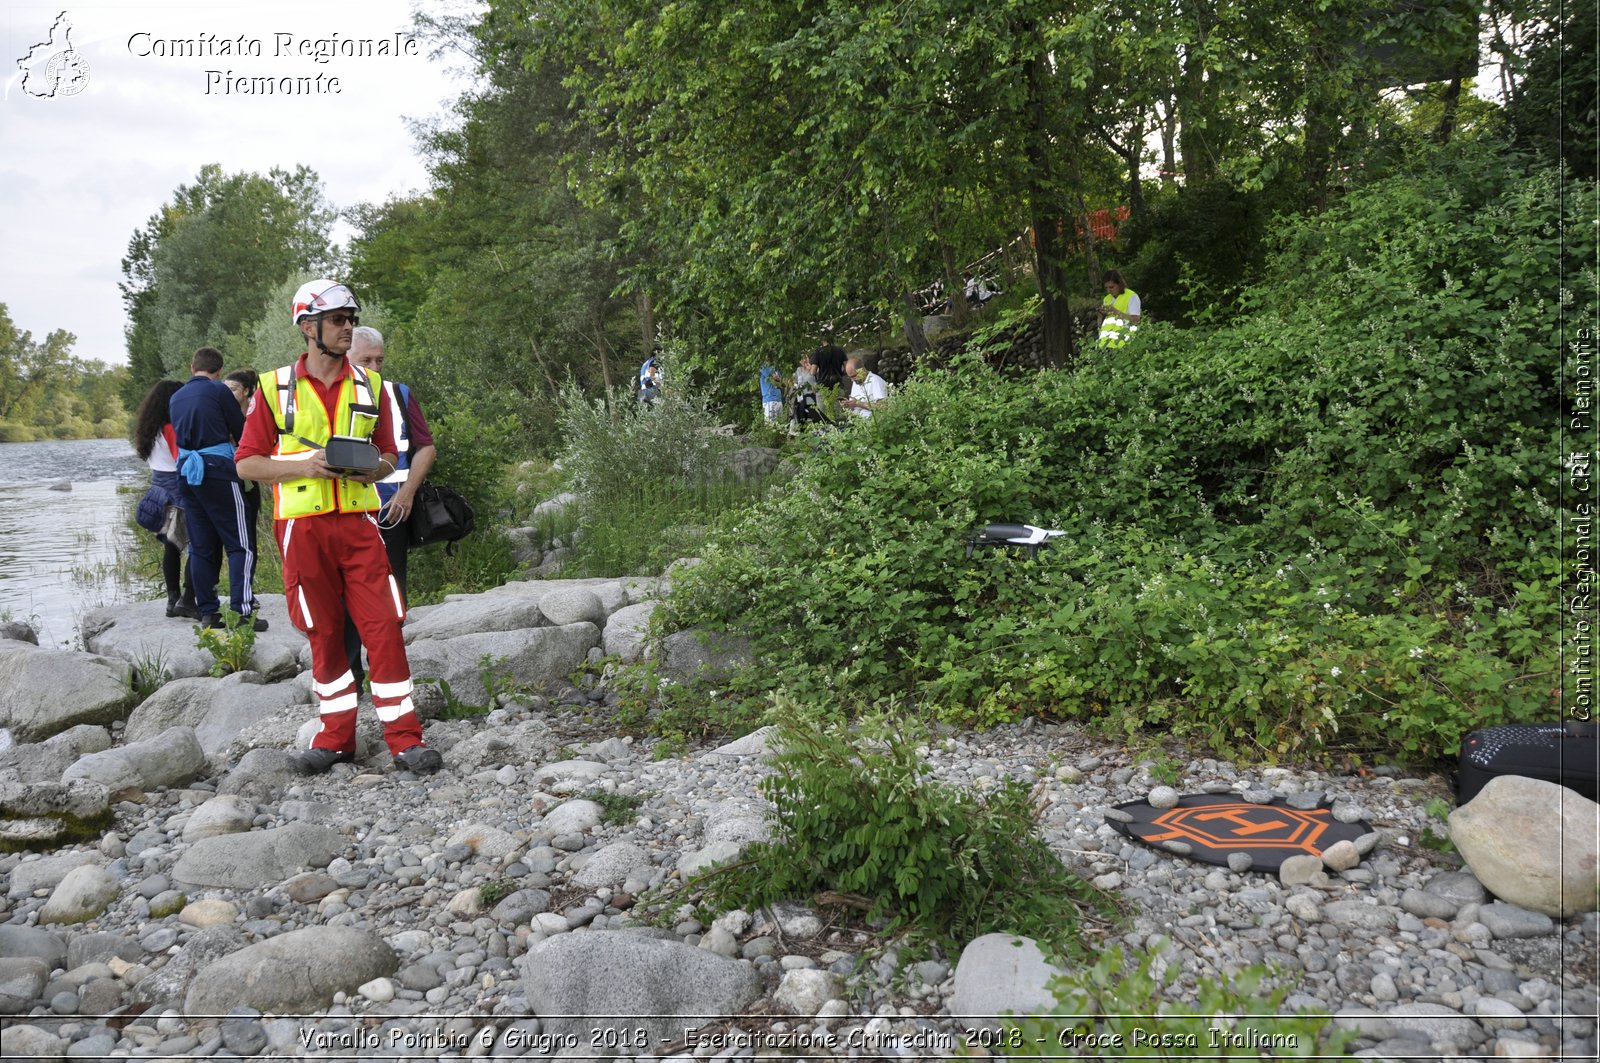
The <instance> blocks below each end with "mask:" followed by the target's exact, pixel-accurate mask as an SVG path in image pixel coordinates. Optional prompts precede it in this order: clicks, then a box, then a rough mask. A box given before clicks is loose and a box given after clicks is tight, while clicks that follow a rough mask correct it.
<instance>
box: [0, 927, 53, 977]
mask: <svg viewBox="0 0 1600 1063" xmlns="http://www.w3.org/2000/svg"><path fill="white" fill-rule="evenodd" d="M0 956H7V957H11V958H13V959H20V958H22V957H24V956H31V957H33V958H34V959H36V960H43V961H44V964H45V967H46V968H47V969H49V970H52V971H53V970H55V969H56V968H57V967H65V966H66V964H67V943H66V942H65V941H64V940H62V938H61V935H59V934H54V933H51V932H50V931H48V930H45V929H43V928H41V927H37V926H16V925H10V926H0Z"/></svg>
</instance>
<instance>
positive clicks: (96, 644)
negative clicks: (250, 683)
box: [79, 588, 307, 722]
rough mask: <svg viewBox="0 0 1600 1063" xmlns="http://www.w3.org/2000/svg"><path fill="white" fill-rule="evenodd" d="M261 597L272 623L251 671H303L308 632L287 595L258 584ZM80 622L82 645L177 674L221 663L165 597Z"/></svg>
mask: <svg viewBox="0 0 1600 1063" xmlns="http://www.w3.org/2000/svg"><path fill="white" fill-rule="evenodd" d="M256 597H257V600H258V601H260V603H261V611H260V614H259V615H260V616H262V617H263V618H264V619H266V621H267V622H268V628H267V630H266V631H262V632H258V633H257V634H256V640H255V643H254V645H253V646H252V647H251V650H250V670H251V671H254V672H259V673H260V674H261V675H262V676H264V677H266V678H267V679H268V680H269V681H275V680H279V679H288V678H289V677H291V676H293V675H294V674H295V673H297V672H299V671H300V663H299V659H300V654H301V651H302V650H304V649H305V648H306V645H307V644H306V637H305V636H304V635H303V634H301V633H300V632H299V631H297V630H295V628H294V626H293V625H292V624H290V623H289V611H288V609H287V608H286V607H285V605H284V602H283V595H281V594H264V593H261V592H260V588H257V594H256ZM79 627H80V630H81V631H82V632H83V644H84V646H85V647H87V648H88V649H89V650H90V651H91V652H93V653H98V654H103V655H104V656H106V657H113V658H116V659H118V660H120V661H126V662H128V663H129V664H132V665H134V666H136V667H155V668H158V669H159V670H161V671H163V672H165V673H166V674H167V675H168V676H169V677H171V678H172V679H187V678H190V677H193V676H209V675H210V674H211V667H212V665H214V664H215V663H216V658H214V657H213V656H212V655H211V653H210V651H208V650H203V649H201V648H200V640H199V638H198V636H196V634H195V630H194V628H195V625H194V622H193V621H192V620H180V619H174V618H172V617H169V616H167V603H166V601H165V599H159V598H158V599H152V600H150V601H143V602H125V603H123V604H121V605H115V606H108V607H106V608H104V609H93V610H90V611H89V612H88V613H86V614H84V618H83V621H82V623H81V624H80V625H79ZM90 722H93V721H90Z"/></svg>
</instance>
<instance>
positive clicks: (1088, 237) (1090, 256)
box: [1078, 195, 1101, 292]
mask: <svg viewBox="0 0 1600 1063" xmlns="http://www.w3.org/2000/svg"><path fill="white" fill-rule="evenodd" d="M1078 210H1079V211H1080V212H1081V216H1082V218H1083V257H1084V259H1085V260H1087V263H1088V266H1089V290H1090V291H1096V292H1097V291H1099V290H1100V284H1101V281H1100V256H1099V255H1098V254H1096V253H1095V249H1094V246H1095V245H1094V228H1093V226H1091V225H1090V224H1089V204H1088V203H1086V202H1084V199H1083V197H1082V196H1081V195H1080V196H1079V197H1078Z"/></svg>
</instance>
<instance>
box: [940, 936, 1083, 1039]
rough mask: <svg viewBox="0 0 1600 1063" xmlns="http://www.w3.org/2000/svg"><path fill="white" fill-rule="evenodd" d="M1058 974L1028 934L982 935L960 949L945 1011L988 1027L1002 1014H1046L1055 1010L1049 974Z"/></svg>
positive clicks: (970, 1023)
mask: <svg viewBox="0 0 1600 1063" xmlns="http://www.w3.org/2000/svg"><path fill="white" fill-rule="evenodd" d="M1063 973H1064V972H1063V971H1061V970H1060V969H1059V968H1057V967H1055V966H1052V965H1051V964H1050V963H1049V962H1047V961H1046V960H1045V958H1044V953H1043V952H1041V951H1040V949H1039V943H1038V942H1036V941H1034V940H1033V939H1032V938H1029V937H1022V936H1021V935H1018V934H984V935H983V936H982V937H977V938H974V939H973V940H972V941H970V942H968V943H967V947H966V948H964V949H962V950H961V958H960V960H958V961H957V962H956V970H955V995H954V996H953V997H952V998H951V1000H950V1014H951V1015H953V1016H955V1017H956V1019H957V1021H959V1022H960V1023H961V1025H962V1026H964V1027H965V1028H966V1029H968V1030H993V1029H995V1028H996V1026H998V1025H999V1023H1000V1022H1001V1021H1002V1018H1001V1017H1002V1016H1005V1015H1007V1014H1015V1015H1018V1016H1022V1015H1048V1014H1050V1013H1051V1012H1053V1011H1056V1010H1057V1008H1056V998H1055V995H1054V994H1053V993H1051V992H1050V990H1049V984H1050V979H1052V978H1054V977H1056V976H1057V975H1059V974H1063Z"/></svg>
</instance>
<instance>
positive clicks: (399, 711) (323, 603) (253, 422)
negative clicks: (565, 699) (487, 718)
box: [236, 278, 444, 775]
mask: <svg viewBox="0 0 1600 1063" xmlns="http://www.w3.org/2000/svg"><path fill="white" fill-rule="evenodd" d="M360 309H361V307H360V306H359V305H358V304H357V303H356V298H355V296H354V295H353V294H352V293H351V291H350V289H349V288H347V287H345V286H344V285H343V284H340V283H338V282H337V281H332V280H328V279H326V278H320V279H318V280H314V281H310V282H308V283H306V284H303V285H301V286H300V290H299V291H297V292H296V293H295V296H294V299H293V300H292V302H291V304H290V311H289V313H290V317H291V319H292V320H293V322H294V325H295V327H296V328H298V329H299V331H300V338H301V341H302V342H303V343H304V344H305V351H304V353H302V354H301V355H300V358H299V359H298V360H297V361H296V362H295V363H294V364H293V365H286V366H283V367H282V368H280V369H278V370H277V371H276V372H274V373H270V374H267V375H264V376H263V377H262V378H261V388H260V390H259V391H258V393H257V402H256V404H255V407H254V408H253V409H252V410H251V412H250V414H249V416H248V417H247V418H246V419H245V426H244V436H243V438H241V439H240V441H239V448H238V452H237V454H236V460H237V462H238V469H239V475H240V476H242V477H245V478H246V479H250V480H256V481H258V482H260V483H270V484H271V485H272V497H273V512H272V516H273V518H274V520H273V527H274V531H275V532H276V533H277V539H278V549H279V552H280V553H281V554H282V555H283V590H284V596H285V597H286V598H287V600H288V606H289V620H290V621H291V622H292V623H293V624H294V626H295V627H297V628H299V629H300V630H301V631H303V632H305V634H306V638H307V639H308V640H309V641H310V643H311V678H312V689H313V690H314V691H315V693H316V696H317V709H318V714H319V717H320V721H321V726H320V727H319V728H318V730H317V733H316V735H315V736H314V737H313V738H312V740H311V748H309V749H306V750H303V751H301V752H300V753H299V754H297V755H296V757H295V760H294V766H295V768H296V769H297V770H299V771H300V772H301V773H303V774H307V775H316V774H321V773H322V772H325V771H327V770H329V769H330V768H332V767H333V766H334V765H335V764H338V763H341V762H343V761H349V760H353V759H354V758H355V753H356V708H357V699H358V697H359V695H360V691H359V690H358V689H357V684H356V678H355V675H354V673H352V672H351V670H350V665H349V662H348V661H347V659H346V656H345V644H344V628H345V617H346V616H347V615H348V616H349V617H350V618H351V619H353V620H354V621H355V624H356V628H357V629H358V630H359V631H360V633H361V641H362V643H363V644H365V646H366V647H367V657H368V664H369V669H368V674H369V676H370V678H371V680H372V707H373V710H374V711H375V712H376V713H377V714H378V719H379V720H380V721H382V723H383V738H384V742H385V744H386V745H388V747H389V752H390V753H391V754H392V755H393V757H394V764H395V767H396V768H399V769H401V770H403V771H414V772H418V773H424V774H425V773H430V772H435V771H438V770H439V769H440V768H441V767H443V766H444V760H443V758H442V757H441V756H440V755H439V752H438V751H437V750H434V749H429V748H428V747H427V746H426V745H424V744H423V741H422V723H421V722H420V721H419V720H418V718H417V713H416V707H415V706H414V705H413V704H412V700H411V665H410V663H409V662H408V661H407V659H406V648H405V643H404V642H403V641H402V639H401V637H400V622H401V621H402V620H403V619H405V603H404V601H403V599H402V598H401V596H400V588H399V585H398V584H397V583H396V582H395V579H394V576H393V575H392V574H391V573H390V571H389V558H388V556H387V554H386V553H385V552H384V546H383V537H382V536H381V535H380V533H379V531H378V523H377V521H376V520H375V519H374V518H375V516H376V514H377V511H378V507H379V505H380V502H379V499H378V490H377V488H376V487H374V486H373V485H374V484H375V483H376V482H377V481H379V480H382V479H383V478H384V477H386V476H388V475H389V474H391V473H393V472H394V467H395V460H396V456H397V455H396V447H395V442H394V424H393V421H394V417H393V415H392V412H391V411H390V409H389V408H388V406H387V405H386V404H385V403H383V402H382V396H383V380H382V377H381V376H380V375H379V374H378V373H375V372H368V371H367V370H365V369H362V368H360V367H359V366H355V365H352V364H351V362H350V360H349V359H348V358H347V357H346V353H347V352H348V351H349V350H350V343H351V339H352V336H353V333H354V331H355V327H356V325H358V324H360V319H359V318H358V317H357V312H358V311H359V310H360ZM339 437H346V440H347V441H351V440H349V439H348V437H354V440H353V441H365V442H367V443H370V444H371V445H372V446H373V447H375V448H376V450H377V451H378V455H379V456H378V463H377V467H376V468H374V469H372V470H371V471H369V472H365V473H356V472H352V471H350V470H349V469H348V468H341V467H338V466H331V465H329V464H328V460H327V453H326V448H327V447H328V446H329V445H330V441H331V440H332V439H335V438H339ZM357 445H359V444H357Z"/></svg>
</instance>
